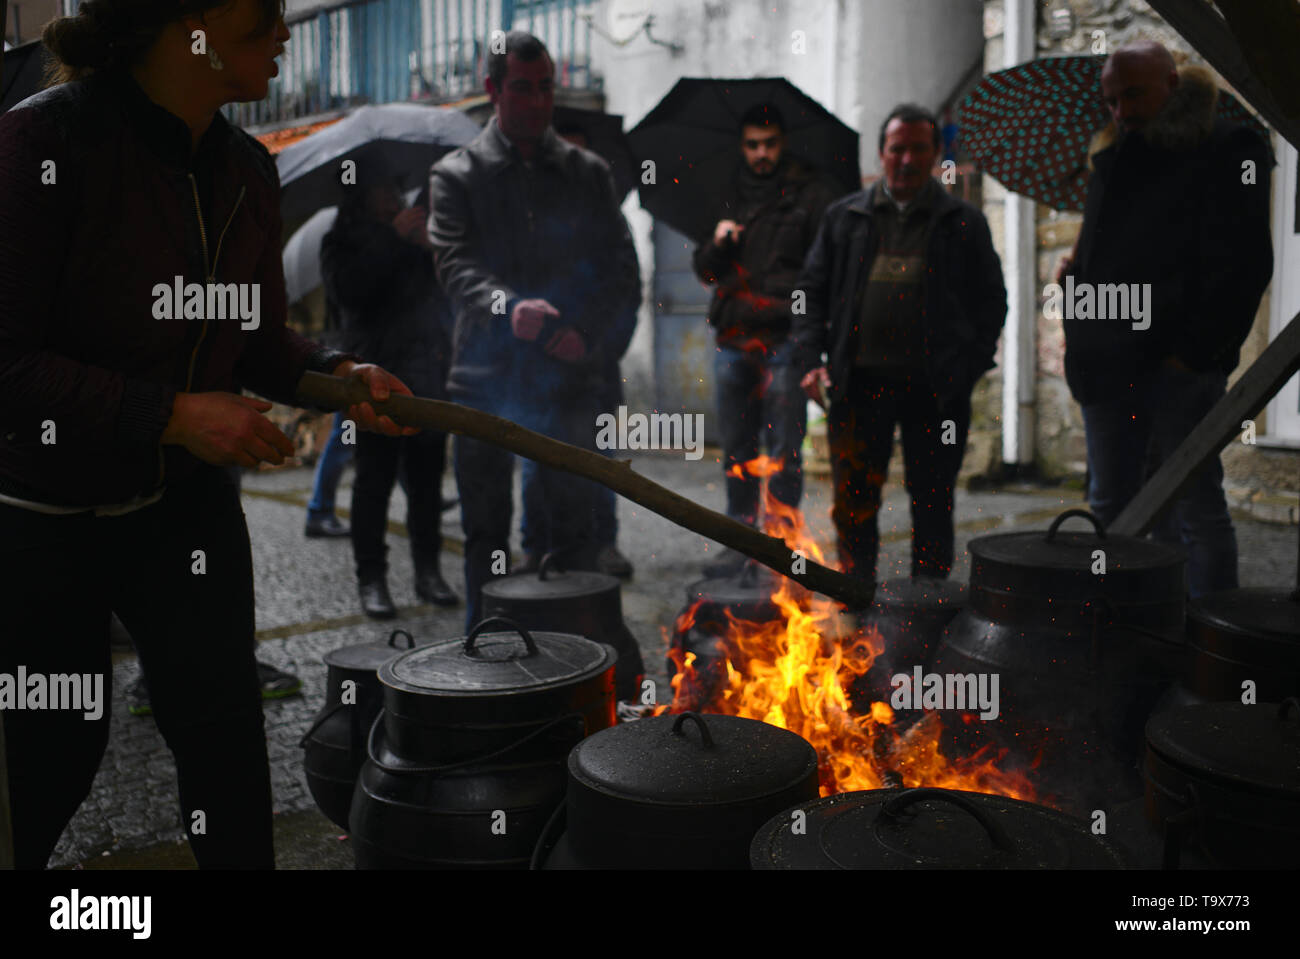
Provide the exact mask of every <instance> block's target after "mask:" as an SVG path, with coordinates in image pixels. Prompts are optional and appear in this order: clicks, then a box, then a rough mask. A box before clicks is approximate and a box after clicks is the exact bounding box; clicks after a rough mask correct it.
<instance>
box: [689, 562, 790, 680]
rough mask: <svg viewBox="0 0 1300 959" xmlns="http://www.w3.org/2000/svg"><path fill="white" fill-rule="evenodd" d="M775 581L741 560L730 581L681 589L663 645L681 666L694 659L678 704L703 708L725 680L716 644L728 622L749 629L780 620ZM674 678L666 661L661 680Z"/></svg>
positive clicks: (722, 649) (704, 582) (701, 582)
mask: <svg viewBox="0 0 1300 959" xmlns="http://www.w3.org/2000/svg"><path fill="white" fill-rule="evenodd" d="M776 589H777V576H776V574H775V573H774V572H772V571H771V570H770V569H768V568H767V567H765V566H762V565H760V564H758V563H756V562H754V561H753V560H747V561H746V562H745V564H744V566H742V567H741V570H740V572H739V573H737V574H735V575H734V576H724V577H718V578H716V579H702V580H699V581H698V582H695V583H691V585H689V586H687V587H686V606H685V607H684V608H683V609H682V611H681V613H679V614H678V616H677V619H676V621H675V622H674V624H673V634H672V637H671V639H670V640H669V643H670V646H671V648H672V649H674V650H676V651H677V652H676V659H677V660H680V661H682V662H685V654H686V653H694V654H695V659H694V660H693V661H692V664H691V665H692V669H693V670H694V684H693V686H691V687H689V688H683V689H682V690H681V691H680V692H679V693H678V701H679V702H682V703H685V704H687V705H693V706H704V705H705V704H707V703H708V702H710V701H711V700H712V698H713V694H714V692H715V691H716V690H717V687H718V685H719V684H720V683H721V682H722V681H723V680H724V679H725V677H726V666H725V661H726V655H727V652H726V648H725V646H724V644H723V642H722V638H723V637H724V636H726V635H727V633H728V631H729V630H730V629H731V623H732V620H733V619H736V620H741V621H742V622H749V623H767V622H774V621H775V620H778V619H781V617H782V616H783V615H784V614H783V613H782V612H781V609H780V607H778V606H777V605H776V604H775V603H774V602H772V594H773V593H775V592H776ZM677 672H678V666H677V662H676V661H675V659H674V657H671V656H670V657H669V659H668V663H667V674H668V676H669V677H670V678H671V677H672V676H675V675H676V674H677Z"/></svg>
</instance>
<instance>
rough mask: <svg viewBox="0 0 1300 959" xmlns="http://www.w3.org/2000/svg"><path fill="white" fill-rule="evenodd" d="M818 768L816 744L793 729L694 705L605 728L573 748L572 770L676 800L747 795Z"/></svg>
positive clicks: (614, 787) (614, 791)
mask: <svg viewBox="0 0 1300 959" xmlns="http://www.w3.org/2000/svg"><path fill="white" fill-rule="evenodd" d="M816 772H817V752H816V750H814V749H813V748H812V746H811V745H809V743H808V742H807V741H806V740H804V739H803V738H802V737H801V736H798V735H796V734H795V733H792V732H790V731H789V730H785V729H781V728H779V727H777V726H771V725H768V724H767V723H763V722H759V721H758V720H756V719H742V718H740V717H738V716H714V715H709V716H701V715H699V714H698V713H692V712H686V713H680V714H678V715H675V716H673V715H668V716H655V717H653V718H650V719H642V720H638V721H637V722H634V723H624V724H622V725H621V726H614V727H612V728H610V729H603V730H601V731H600V732H598V733H595V734H594V735H592V736H588V737H587V738H586V739H584V740H583V741H582V742H580V743H578V745H576V746H575V747H573V751H572V752H570V753H569V775H570V777H572V778H573V779H574V780H576V781H577V782H578V783H580V784H581V785H583V786H585V787H586V788H588V789H591V790H594V791H596V792H598V793H602V794H604V795H605V796H608V797H613V798H617V799H626V800H629V801H632V802H639V803H653V804H662V805H670V806H694V807H699V806H725V805H731V804H735V803H742V802H748V801H751V800H754V799H758V798H761V797H763V796H767V795H771V794H772V793H775V792H779V791H781V790H784V789H789V788H790V787H791V786H792V785H795V784H797V783H799V782H801V781H804V780H806V779H808V777H810V776H815V775H816Z"/></svg>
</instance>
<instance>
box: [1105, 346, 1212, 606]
mask: <svg viewBox="0 0 1300 959" xmlns="http://www.w3.org/2000/svg"><path fill="white" fill-rule="evenodd" d="M1226 388H1227V377H1226V376H1224V374H1222V373H1219V372H1216V371H1211V372H1204V373H1203V372H1198V371H1195V370H1179V369H1175V368H1174V367H1172V366H1169V365H1167V364H1166V365H1162V366H1160V367H1159V368H1158V369H1156V370H1153V371H1152V372H1151V373H1150V374H1149V375H1148V376H1147V377H1145V378H1143V379H1141V380H1139V381H1138V382H1137V383H1135V384H1134V385H1133V386H1132V387H1131V388H1130V389H1128V390H1126V391H1125V392H1124V394H1123V395H1120V396H1117V397H1116V398H1115V400H1114V402H1111V403H1096V404H1089V405H1087V406H1084V407H1083V422H1084V427H1085V429H1086V431H1087V444H1088V471H1089V477H1090V478H1089V483H1088V502H1089V504H1090V505H1091V507H1092V511H1093V513H1095V514H1096V516H1097V518H1098V519H1099V520H1101V522H1102V524H1103V525H1106V526H1109V525H1110V524H1111V523H1113V522H1114V521H1115V519H1116V518H1117V517H1118V516H1119V514H1120V513H1121V512H1122V511H1123V510H1124V507H1126V506H1127V505H1128V504H1129V502H1130V501H1131V500H1132V499H1133V497H1134V496H1136V495H1137V492H1138V490H1139V489H1141V488H1142V485H1143V481H1144V478H1145V469H1146V467H1147V465H1148V462H1155V463H1157V464H1158V463H1162V462H1164V460H1165V459H1166V458H1168V456H1169V455H1170V454H1171V453H1172V452H1173V451H1174V449H1176V448H1177V447H1178V445H1179V444H1180V443H1181V442H1182V441H1183V440H1184V439H1186V438H1187V437H1188V435H1190V433H1191V432H1192V430H1193V429H1195V428H1196V425H1197V424H1198V423H1199V422H1200V421H1201V419H1203V418H1204V416H1205V414H1206V413H1207V412H1209V410H1210V408H1211V407H1213V406H1214V404H1215V403H1217V402H1218V401H1219V400H1220V399H1222V398H1223V394H1224V392H1225V390H1226ZM1151 535H1152V537H1153V538H1154V539H1156V540H1159V541H1161V542H1165V543H1173V544H1181V545H1182V546H1184V547H1185V548H1186V549H1187V551H1188V561H1187V577H1188V586H1189V592H1190V594H1191V596H1192V598H1196V597H1198V596H1201V595H1204V594H1205V593H1210V592H1215V591H1217V590H1223V589H1236V588H1237V534H1236V531H1235V530H1234V529H1233V526H1232V518H1231V517H1230V516H1229V515H1228V502H1227V499H1226V498H1225V497H1224V495H1223V464H1222V463H1220V461H1219V458H1218V457H1217V456H1215V457H1214V458H1213V459H1212V460H1211V461H1210V462H1209V463H1207V464H1206V465H1205V466H1203V467H1202V468H1201V469H1199V470H1197V471H1196V472H1195V473H1194V474H1192V476H1191V478H1190V480H1189V482H1188V485H1187V487H1186V488H1185V489H1184V490H1183V492H1182V494H1181V495H1180V496H1179V497H1178V499H1177V500H1176V501H1175V502H1174V504H1173V506H1171V507H1170V508H1169V510H1168V511H1166V512H1165V514H1164V515H1163V516H1161V517H1160V519H1159V520H1158V521H1157V522H1156V525H1155V526H1154V527H1153V528H1152V530H1151Z"/></svg>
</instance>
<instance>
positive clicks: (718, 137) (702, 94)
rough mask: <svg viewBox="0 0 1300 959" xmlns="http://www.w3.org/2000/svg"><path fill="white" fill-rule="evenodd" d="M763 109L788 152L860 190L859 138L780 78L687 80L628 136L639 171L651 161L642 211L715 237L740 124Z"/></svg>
mask: <svg viewBox="0 0 1300 959" xmlns="http://www.w3.org/2000/svg"><path fill="white" fill-rule="evenodd" d="M760 103H771V104H773V105H775V106H776V108H777V110H779V111H780V112H781V115H782V117H784V119H785V125H786V130H785V135H786V136H785V139H786V150H788V151H789V152H790V153H791V154H793V155H795V156H797V157H799V158H800V159H801V160H803V161H805V162H806V163H809V164H811V165H812V166H814V167H816V168H817V169H819V170H820V171H821V172H822V173H824V174H827V175H829V176H830V177H832V178H833V179H835V180H838V181H839V182H840V183H841V184H842V185H843V187H844V188H845V189H846V190H859V189H861V188H862V176H861V172H860V171H859V168H858V134H857V133H856V132H855V131H854V130H853V129H852V128H850V127H848V126H846V125H845V124H844V123H842V122H841V121H840V120H839V119H837V118H836V117H835V116H834V115H833V114H831V113H830V112H829V111H828V110H827V109H826V108H825V107H823V106H822V105H821V104H820V103H818V102H817V101H816V100H814V99H813V98H812V97H810V96H808V95H807V94H806V93H804V92H803V91H802V90H800V89H799V88H798V87H796V86H795V85H794V84H793V83H791V82H790V81H789V80H787V79H785V78H784V77H764V78H761V79H754V80H712V79H705V78H686V79H682V80H678V81H677V85H676V86H674V87H673V88H672V90H670V91H669V92H668V95H667V96H666V97H664V98H663V99H662V100H660V101H659V104H658V105H657V106H656V107H655V108H654V109H653V110H651V111H650V113H649V114H647V116H646V118H645V119H644V120H642V121H641V122H640V123H638V124H637V125H636V127H635V128H634V129H633V130H632V131H631V132H630V133H629V134H628V135H627V139H628V144H629V145H630V146H631V148H632V155H633V156H634V157H636V160H637V163H638V164H643V163H644V162H645V161H646V160H653V161H654V173H655V182H654V183H641V184H640V187H639V189H640V194H641V205H642V206H643V207H645V209H647V210H649V211H650V213H651V214H653V215H654V216H655V217H657V218H658V219H661V220H663V221H664V222H665V223H667V224H668V225H669V226H671V227H673V228H674V229H675V230H678V231H680V232H682V233H684V234H686V235H687V236H688V237H691V238H692V239H694V240H697V241H700V240H703V239H705V238H706V237H707V236H708V235H709V233H710V232H711V231H712V230H713V222H712V215H713V212H714V210H715V207H716V205H717V198H718V193H719V191H720V190H722V189H724V188H725V186H726V185H727V184H728V183H730V182H731V181H732V179H733V177H734V176H735V173H736V170H737V169H738V165H739V164H740V163H741V156H740V118H741V116H742V115H744V113H745V111H746V110H748V109H749V108H750V107H752V106H756V105H757V104H760Z"/></svg>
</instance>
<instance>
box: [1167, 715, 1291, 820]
mask: <svg viewBox="0 0 1300 959" xmlns="http://www.w3.org/2000/svg"><path fill="white" fill-rule="evenodd" d="M1146 735H1147V745H1148V746H1150V748H1151V749H1152V750H1154V751H1155V752H1156V753H1158V754H1159V755H1160V756H1162V757H1163V758H1164V759H1166V760H1167V761H1168V762H1170V763H1172V764H1174V765H1176V766H1179V767H1181V768H1182V769H1184V770H1187V771H1190V772H1191V773H1193V774H1195V775H1197V776H1199V777H1201V778H1204V779H1211V780H1214V781H1216V782H1219V783H1223V784H1226V785H1228V786H1230V787H1233V788H1236V789H1243V790H1247V791H1250V792H1258V793H1265V794H1268V795H1273V796H1281V797H1283V798H1286V799H1292V800H1294V799H1300V699H1297V698H1296V697H1292V698H1290V699H1288V700H1286V701H1285V702H1283V703H1281V704H1280V705H1279V704H1277V703H1257V704H1255V705H1253V706H1247V705H1244V704H1242V703H1204V704H1202V705H1198V706H1184V707H1182V708H1180V709H1171V710H1169V711H1168V712H1165V713H1160V714H1159V715H1157V716H1153V717H1152V718H1151V720H1150V721H1149V722H1148V723H1147V731H1146Z"/></svg>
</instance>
